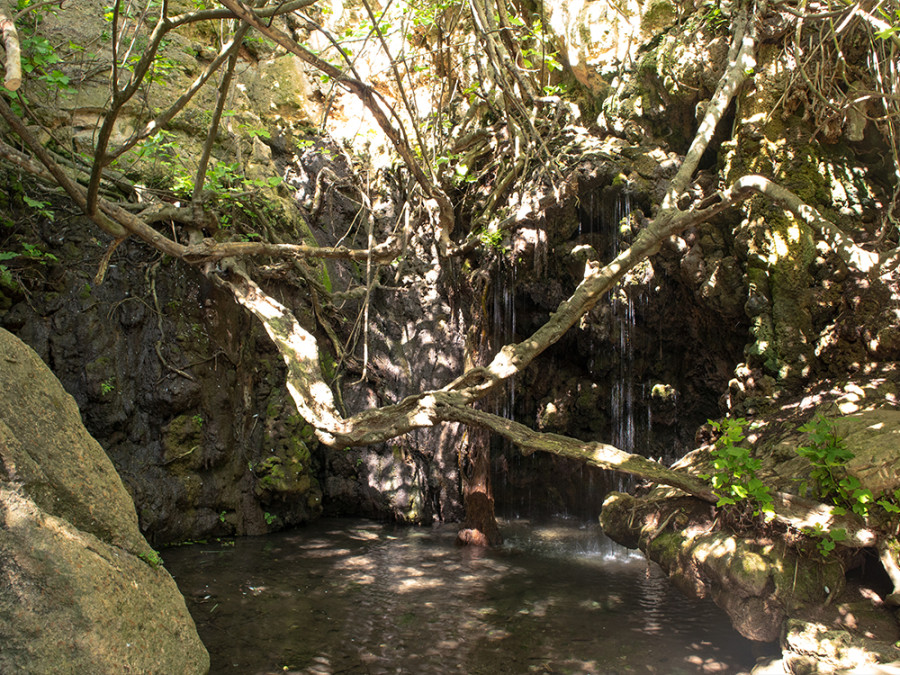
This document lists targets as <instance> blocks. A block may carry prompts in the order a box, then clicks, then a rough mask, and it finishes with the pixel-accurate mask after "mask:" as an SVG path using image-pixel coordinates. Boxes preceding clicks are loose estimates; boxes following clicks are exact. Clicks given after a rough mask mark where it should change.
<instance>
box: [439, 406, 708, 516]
mask: <svg viewBox="0 0 900 675" xmlns="http://www.w3.org/2000/svg"><path fill="white" fill-rule="evenodd" d="M437 414H438V416H439V417H440V418H441V419H443V420H446V421H453V422H462V423H463V424H468V425H474V426H478V427H482V428H484V429H489V430H490V431H492V432H494V433H496V434H499V435H500V436H503V437H504V438H506V439H507V440H509V441H512V442H513V443H514V444H515V445H516V446H518V448H519V449H520V450H521V451H522V453H523V454H525V455H530V454H532V453H534V452H536V451H542V452H550V453H552V454H554V455H561V456H562V457H568V458H570V459H576V460H579V461H582V462H585V463H586V464H590V465H592V466H596V467H599V468H601V469H610V470H612V471H623V472H625V473H628V474H631V475H632V476H637V477H638V478H642V479H644V480H648V481H651V482H653V483H661V484H663V485H670V486H672V487H676V488H679V489H681V490H684V491H685V492H687V493H688V494H690V495H693V496H695V497H698V498H699V499H702V500H704V501H707V502H710V503H713V504H715V503H716V501H718V497H717V496H716V494H715V493H714V492H713V491H712V490H711V489H710V487H709V485H707V484H706V483H704V482H703V481H701V480H700V479H698V478H695V477H694V476H691V475H690V474H687V473H682V472H680V471H674V470H672V469H669V468H667V467H665V466H663V465H662V464H660V463H659V462H655V461H653V460H652V459H647V458H646V457H641V456H640V455H632V454H630V453H628V452H625V451H623V450H620V449H619V448H617V447H615V446H612V445H607V444H606V443H597V442H593V441H579V440H576V439H574V438H569V437H568V436H560V435H559V434H549V433H541V432H537V431H534V430H533V429H529V428H528V427H526V426H525V425H524V424H519V423H518V422H514V421H512V420H509V419H506V418H505V417H500V416H498V415H492V414H491V413H487V412H484V411H483V410H476V409H474V408H471V407H467V406H455V405H441V404H440V403H439V404H438V408H437Z"/></svg>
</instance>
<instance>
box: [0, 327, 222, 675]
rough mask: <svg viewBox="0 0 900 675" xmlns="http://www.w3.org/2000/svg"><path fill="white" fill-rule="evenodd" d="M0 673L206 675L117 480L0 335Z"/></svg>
mask: <svg viewBox="0 0 900 675" xmlns="http://www.w3.org/2000/svg"><path fill="white" fill-rule="evenodd" d="M0 361H2V363H3V367H2V368H0V390H2V391H3V393H4V395H3V397H2V398H0V588H2V591H0V642H2V645H3V647H2V649H0V671H2V672H5V673H25V672H27V673H87V672H102V673H105V672H109V673H112V672H122V671H123V670H125V671H134V672H142V673H159V674H160V675H163V674H164V673H174V672H179V673H206V672H207V670H208V668H209V656H208V655H207V653H206V649H205V648H204V647H203V645H202V643H201V642H200V639H199V637H198V636H197V632H196V629H195V627H194V623H193V621H192V619H191V618H190V615H189V614H188V612H187V608H186V607H185V604H184V600H183V598H182V597H181V595H180V594H179V592H178V589H177V587H176V586H175V582H174V581H173V580H172V578H171V577H170V576H169V574H168V573H167V572H166V571H165V570H164V569H163V568H162V567H161V566H160V562H161V561H160V560H159V557H158V556H157V554H156V552H155V551H153V549H152V548H150V546H149V545H148V544H147V542H146V541H145V540H144V538H143V537H142V536H141V533H140V531H139V529H138V520H137V515H136V514H135V511H134V506H133V504H132V502H131V500H130V498H129V496H128V493H127V492H126V491H125V488H124V486H123V485H122V481H121V480H120V479H119V477H118V476H117V475H116V472H115V470H114V468H113V466H112V463H111V462H110V461H109V459H108V457H107V456H106V455H105V454H104V452H103V449H102V448H101V447H100V446H99V445H98V444H97V442H96V441H95V440H94V439H93V438H91V437H90V435H89V434H88V433H87V431H86V430H85V428H84V427H83V426H82V424H81V420H80V417H79V414H78V408H77V407H76V405H75V402H74V401H73V400H72V397H71V396H69V395H68V394H67V393H66V392H65V391H64V390H63V388H62V387H61V386H60V383H59V381H58V380H57V379H56V378H55V377H54V376H53V374H52V373H51V372H50V371H49V370H48V369H47V367H46V366H45V365H44V364H43V363H42V362H41V360H40V359H39V358H38V356H37V354H35V353H34V352H33V351H32V350H30V349H29V348H28V347H27V346H25V345H24V344H23V343H22V342H21V341H19V340H18V339H17V338H15V337H14V336H13V335H11V334H10V333H8V332H7V331H5V330H2V329H0Z"/></svg>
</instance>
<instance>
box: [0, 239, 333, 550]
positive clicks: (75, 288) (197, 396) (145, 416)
mask: <svg viewBox="0 0 900 675" xmlns="http://www.w3.org/2000/svg"><path fill="white" fill-rule="evenodd" d="M51 241H52V239H51ZM51 250H55V251H56V252H57V255H58V257H59V258H60V260H61V261H63V264H61V265H59V266H57V267H54V268H52V269H50V270H49V271H48V272H49V278H48V287H49V288H47V289H46V292H44V293H38V294H35V295H34V296H33V297H32V299H31V301H30V302H24V301H23V302H20V303H18V304H16V305H14V306H13V307H12V308H11V309H10V311H9V312H8V313H6V314H5V315H4V316H3V317H2V319H0V321H2V324H3V325H4V326H6V327H7V328H10V329H11V330H13V331H14V332H16V333H17V334H18V335H19V336H20V337H21V338H22V339H23V340H24V341H26V342H27V343H29V344H30V345H31V346H32V347H33V348H34V349H35V350H36V351H37V352H38V353H39V354H40V355H41V357H42V358H43V359H44V360H45V361H46V362H47V363H48V364H49V365H50V366H51V368H53V370H54V371H55V372H56V374H57V376H58V377H59V379H60V381H61V382H62V383H63V385H64V386H65V387H66V390H67V391H69V392H70V393H71V394H72V395H73V396H74V397H75V400H76V402H77V403H78V405H79V408H80V409H81V410H82V411H83V415H84V422H85V425H86V426H87V428H88V429H89V430H90V432H91V433H92V434H93V435H94V437H95V438H96V439H97V440H98V441H99V442H100V443H101V445H102V446H103V447H104V448H105V449H106V452H107V454H108V455H109V457H110V458H111V459H112V460H113V462H114V464H115V466H116V468H117V470H118V471H119V473H120V475H121V476H122V479H123V481H124V482H125V485H126V487H127V488H128V490H129V492H130V493H131V495H132V496H133V498H134V500H135V503H136V504H137V507H138V513H139V516H140V523H141V528H142V530H143V531H144V532H146V533H147V536H148V537H150V538H151V540H153V541H155V542H161V543H164V542H172V541H179V540H184V539H195V538H201V537H205V536H210V535H213V536H215V535H228V534H256V533H262V532H265V531H267V529H270V528H272V527H277V526H279V525H290V524H297V523H302V522H305V521H307V520H309V519H310V518H314V517H316V516H317V515H318V514H319V513H320V511H321V506H320V502H321V489H320V488H319V485H318V480H317V471H318V464H317V459H316V457H315V455H314V452H315V449H316V444H315V441H314V440H313V439H312V434H311V433H309V431H310V430H309V429H305V427H306V425H305V424H304V423H303V422H302V420H300V419H299V417H298V416H297V414H296V410H295V409H294V408H293V405H292V403H291V401H290V399H289V397H288V396H287V392H286V391H285V390H284V386H283V383H284V375H283V366H282V364H281V361H280V358H279V357H278V355H277V353H276V352H275V350H274V348H273V347H272V346H271V344H270V343H269V341H268V339H267V338H266V337H265V335H264V334H263V332H262V330H261V329H260V328H258V327H257V326H256V325H255V324H254V323H253V322H252V321H251V320H250V318H249V317H248V316H247V315H246V314H245V313H244V312H243V310H242V309H240V308H239V307H238V306H237V305H235V303H234V302H233V301H231V300H230V299H229V298H228V297H226V296H225V295H224V294H222V293H221V292H219V291H218V290H216V289H215V288H214V287H213V286H212V285H211V284H210V283H209V282H207V281H206V280H205V278H204V277H202V275H200V274H199V273H198V272H196V271H195V270H193V269H191V268H189V267H188V266H185V265H182V264H180V263H175V262H172V261H166V260H159V259H158V258H157V257H156V256H155V255H153V254H151V253H150V252H148V251H147V250H146V249H145V248H144V247H142V246H141V245H139V244H136V243H132V242H126V243H125V244H123V245H122V246H121V247H120V248H119V249H118V250H117V253H116V255H115V256H114V257H113V259H112V263H111V265H110V269H109V271H108V274H107V279H106V281H105V282H104V283H103V284H102V285H99V286H98V285H96V284H95V283H94V282H93V279H92V271H91V268H92V267H93V266H94V265H95V264H96V262H97V260H98V255H99V253H100V251H101V250H102V249H100V247H98V246H97V245H96V244H95V243H93V242H92V241H91V240H90V239H79V238H78V236H77V235H75V234H73V235H70V236H67V237H66V238H65V241H64V242H63V245H62V246H61V247H56V248H53V247H51ZM77 259H83V260H85V264H84V265H83V266H81V265H79V264H77V263H75V262H74V261H75V260H77ZM94 269H95V268H94Z"/></svg>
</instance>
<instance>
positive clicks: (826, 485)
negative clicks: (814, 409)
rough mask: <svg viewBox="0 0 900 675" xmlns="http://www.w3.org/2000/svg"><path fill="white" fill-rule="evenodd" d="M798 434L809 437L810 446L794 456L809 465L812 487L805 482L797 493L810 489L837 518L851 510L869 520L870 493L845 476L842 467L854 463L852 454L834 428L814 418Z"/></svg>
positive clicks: (804, 447)
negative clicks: (826, 503)
mask: <svg viewBox="0 0 900 675" xmlns="http://www.w3.org/2000/svg"><path fill="white" fill-rule="evenodd" d="M800 431H802V432H804V433H806V434H809V445H803V446H800V447H799V448H797V454H798V455H800V456H801V457H806V458H807V459H808V460H809V462H810V464H812V471H811V472H810V474H809V477H810V480H811V481H812V485H811V486H810V485H808V484H807V483H806V482H805V481H804V482H803V483H801V485H800V492H801V493H806V492H807V491H808V490H809V488H810V487H812V492H813V495H814V496H815V497H816V498H818V499H827V500H829V501H831V502H832V503H833V504H834V505H835V507H836V509H837V512H838V513H839V514H843V513H846V511H847V509H850V510H851V511H853V512H854V513H855V514H856V515H858V516H861V517H863V518H865V517H866V516H868V515H869V509H870V507H871V505H872V504H873V502H874V501H875V497H874V495H873V494H872V491H871V490H867V489H866V488H864V487H862V486H861V485H860V482H859V479H858V478H856V477H855V476H849V475H847V472H846V469H845V468H844V465H845V464H846V463H847V462H848V461H850V460H851V459H853V453H852V452H850V451H849V450H848V449H847V446H846V445H845V443H844V440H843V439H842V438H841V437H840V436H838V434H837V431H836V430H835V427H834V424H832V423H831V422H829V421H828V420H827V419H826V418H825V417H823V416H822V415H816V417H815V419H814V420H813V421H811V422H809V423H808V424H804V425H803V426H802V427H800Z"/></svg>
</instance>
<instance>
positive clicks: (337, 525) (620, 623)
mask: <svg viewBox="0 0 900 675" xmlns="http://www.w3.org/2000/svg"><path fill="white" fill-rule="evenodd" d="M455 534H456V530H455V528H453V527H448V528H442V529H429V530H425V529H413V528H400V527H396V526H392V525H386V524H380V523H374V522H369V521H347V520H326V521H321V522H319V523H316V524H314V525H312V526H309V527H306V528H304V529H301V530H295V531H293V532H287V533H281V534H277V535H269V536H266V537H258V538H245V539H238V540H236V541H234V542H226V543H216V544H195V545H191V546H184V547H180V548H175V549H170V550H168V551H165V552H164V557H165V560H166V567H167V568H168V569H169V571H170V572H171V573H172V574H173V576H174V577H175V579H176V581H177V582H178V585H179V587H180V588H181V590H182V592H183V593H184V594H185V596H186V598H187V601H188V607H189V609H190V610H191V613H192V614H193V616H194V618H195V620H196V622H197V626H198V630H199V631H200V636H201V637H202V638H203V641H204V643H205V644H206V645H207V648H208V649H209V651H210V655H211V657H212V670H211V673H212V674H213V675H216V674H221V673H240V674H242V675H244V674H259V673H276V672H277V673H284V672H289V673H303V674H308V675H312V674H326V673H327V674H337V673H372V674H375V673H415V674H417V675H418V674H443V673H467V674H470V675H474V674H478V673H483V674H484V675H494V674H497V673H510V674H513V673H515V674H519V673H530V672H536V673H584V674H604V675H612V674H613V673H617V674H624V673H660V674H665V675H679V674H688V673H742V672H747V671H749V669H750V667H751V666H752V665H753V663H754V649H755V648H756V647H754V643H751V642H749V641H747V640H745V639H744V638H742V637H740V636H739V635H738V634H737V633H736V632H735V631H733V630H732V629H731V628H730V625H729V623H728V620H727V618H726V617H725V615H724V614H723V613H722V612H721V611H720V610H719V609H718V608H716V607H715V606H714V605H713V604H712V603H711V602H698V601H692V600H688V599H686V598H684V597H683V596H681V595H680V594H679V593H678V592H677V591H675V590H674V589H672V588H671V586H670V585H669V583H668V581H667V580H666V579H665V577H664V576H663V575H662V574H661V573H660V572H659V571H658V570H656V569H655V568H653V567H648V564H647V563H646V562H645V561H644V560H643V559H642V558H639V557H637V556H635V555H634V554H631V553H629V552H627V551H625V550H624V549H621V548H619V547H617V546H616V545H615V544H613V543H612V542H610V541H609V540H608V539H606V538H605V537H604V536H603V535H602V533H601V532H600V530H599V528H598V527H597V526H596V525H590V526H584V525H579V524H578V523H575V522H572V521H557V522H554V523H550V524H547V525H534V524H531V523H528V522H523V521H519V522H513V523H506V524H505V525H504V534H505V536H506V538H507V542H508V543H507V544H506V545H505V546H504V547H502V548H501V549H497V550H487V551H485V550H480V549H472V548H458V547H456V546H454V544H453V540H454V537H455Z"/></svg>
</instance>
